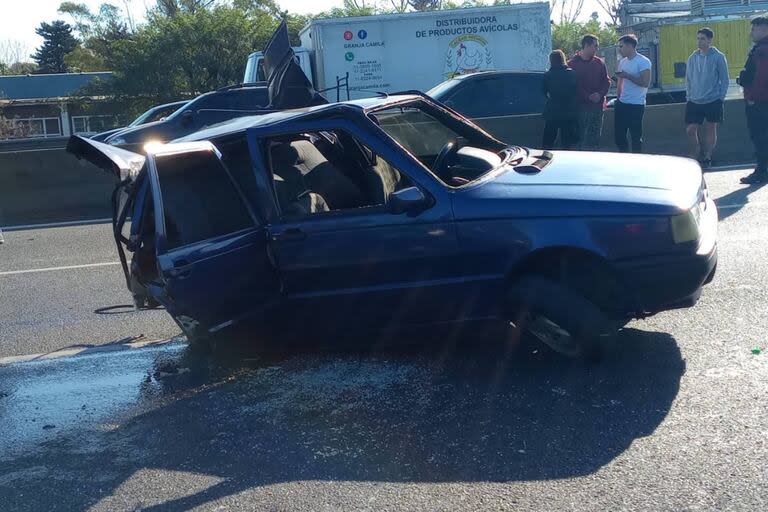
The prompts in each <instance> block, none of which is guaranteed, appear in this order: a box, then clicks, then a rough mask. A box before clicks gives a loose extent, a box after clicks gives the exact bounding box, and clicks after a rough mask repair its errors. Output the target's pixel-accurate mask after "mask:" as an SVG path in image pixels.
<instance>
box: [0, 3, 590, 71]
mask: <svg viewBox="0 0 768 512" xmlns="http://www.w3.org/2000/svg"><path fill="white" fill-rule="evenodd" d="M75 1H77V2H78V3H85V4H87V5H88V6H89V7H90V8H91V10H93V11H96V10H98V7H99V5H101V4H102V3H104V1H105V0H75ZM61 2H62V0H25V1H19V0H0V13H2V15H1V16H0V51H2V48H3V43H4V42H7V41H12V42H14V43H20V44H21V45H22V46H23V47H25V49H26V50H27V52H28V53H30V54H31V53H33V52H34V50H35V48H37V47H38V46H39V45H40V43H41V42H42V39H41V38H40V37H39V36H38V35H37V34H35V28H37V27H38V26H39V25H40V22H42V21H48V22H50V21H53V20H55V19H64V20H66V21H71V20H70V19H68V17H63V16H61V15H59V14H58V13H57V12H56V11H57V9H58V7H59V5H60V4H61ZM278 2H279V4H280V5H281V7H282V8H283V9H285V10H288V11H290V12H295V13H299V14H309V13H316V12H322V11H326V10H328V9H330V8H332V7H335V6H337V5H341V3H342V0H312V1H311V2H308V1H307V0H278ZM109 3H112V4H114V5H118V6H123V5H125V4H127V5H128V7H129V9H130V11H131V14H132V15H133V17H134V18H135V19H136V20H137V21H140V19H141V18H142V16H143V13H144V12H146V9H147V5H154V3H155V2H154V1H153V0H125V1H124V0H110V1H109ZM594 11H599V7H598V5H597V0H585V2H584V9H583V11H582V17H587V16H589V14H590V13H592V12H594ZM3 57H4V56H3V55H2V54H0V59H1V58H3Z"/></svg>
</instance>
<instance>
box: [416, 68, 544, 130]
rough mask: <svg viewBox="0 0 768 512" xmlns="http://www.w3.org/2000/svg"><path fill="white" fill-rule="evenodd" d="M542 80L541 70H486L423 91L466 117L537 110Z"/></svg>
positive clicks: (540, 108)
mask: <svg viewBox="0 0 768 512" xmlns="http://www.w3.org/2000/svg"><path fill="white" fill-rule="evenodd" d="M543 82H544V73H542V72H536V71H486V72H481V73H472V74H469V75H461V76H457V77H455V78H452V79H450V80H446V81H445V82H443V83H441V84H439V85H437V86H436V87H434V88H432V89H430V90H429V92H427V94H428V95H429V96H431V97H432V98H434V99H436V100H438V101H440V102H442V103H444V104H446V105H447V106H449V107H451V108H452V109H454V110H455V111H457V112H459V113H460V114H463V115H465V116H466V117H468V118H470V119H482V118H486V117H503V116H516V115H522V114H539V113H541V112H543V111H544V106H545V104H546V97H545V96H544V92H543V88H542V84H543Z"/></svg>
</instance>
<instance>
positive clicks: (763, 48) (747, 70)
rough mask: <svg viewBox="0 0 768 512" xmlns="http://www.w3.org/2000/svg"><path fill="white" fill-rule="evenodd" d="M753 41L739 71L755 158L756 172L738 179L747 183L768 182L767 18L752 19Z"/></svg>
mask: <svg viewBox="0 0 768 512" xmlns="http://www.w3.org/2000/svg"><path fill="white" fill-rule="evenodd" d="M752 41H754V43H755V46H753V47H752V50H750V52H749V57H748V58H747V63H746V64H745V65H744V69H743V70H742V71H741V73H739V85H741V86H742V87H743V88H744V101H745V102H746V109H747V127H748V128H749V135H750V137H751V138H752V143H753V144H754V145H755V156H756V157H757V167H756V168H755V172H753V173H752V174H750V175H749V176H747V177H745V178H742V179H741V182H742V183H746V184H748V185H756V184H761V183H768V17H764V16H761V17H758V18H754V19H753V20H752Z"/></svg>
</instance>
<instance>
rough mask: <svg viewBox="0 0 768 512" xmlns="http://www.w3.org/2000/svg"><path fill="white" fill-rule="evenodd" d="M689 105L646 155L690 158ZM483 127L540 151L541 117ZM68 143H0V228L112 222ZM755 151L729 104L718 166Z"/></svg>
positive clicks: (609, 128) (664, 125) (662, 109)
mask: <svg viewBox="0 0 768 512" xmlns="http://www.w3.org/2000/svg"><path fill="white" fill-rule="evenodd" d="M684 110H685V105H684V104H672V105H654V106H649V107H648V108H647V110H646V115H645V151H646V152H647V153H659V154H665V155H680V156H685V155H686V154H687V152H688V147H687V141H686V137H685V125H684V122H683V114H684ZM478 124H480V125H481V126H483V127H484V128H486V129H487V130H488V131H490V132H491V133H493V134H494V135H496V136H497V137H498V138H500V139H501V140H503V141H506V142H508V143H510V144H517V145H522V146H529V147H539V146H540V144H541V134H542V131H543V127H544V121H543V119H542V118H541V115H529V116H513V117H505V118H486V119H480V120H478ZM65 145H66V139H65V138H60V139H42V140H31V141H18V142H2V143H0V227H4V226H6V227H7V226H13V225H19V224H33V223H45V222H66V221H77V220H90V219H98V218H107V217H109V216H110V215H111V212H110V204H109V203H110V195H111V193H112V189H113V188H114V185H115V183H114V181H113V178H112V177H110V176H109V175H107V174H106V173H105V172H103V171H102V170H100V169H98V168H96V167H94V166H92V165H91V164H89V163H87V162H85V161H78V160H77V159H76V158H75V157H73V156H72V155H70V154H68V153H67V152H66V151H65V149H64V147H65ZM602 148H603V149H604V150H606V151H615V145H614V142H613V111H612V110H609V111H608V112H606V116H605V124H604V130H603V138H602ZM752 155H753V148H752V145H751V142H750V140H749V135H748V132H747V126H746V120H745V118H744V102H743V101H742V100H738V101H727V102H726V104H725V123H724V124H723V125H722V126H721V129H720V141H719V143H718V149H717V151H716V153H715V159H716V162H717V163H723V164H732V163H745V162H751V161H752Z"/></svg>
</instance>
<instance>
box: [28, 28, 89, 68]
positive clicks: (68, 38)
mask: <svg viewBox="0 0 768 512" xmlns="http://www.w3.org/2000/svg"><path fill="white" fill-rule="evenodd" d="M35 33H36V34H37V35H39V36H41V37H42V38H43V45H42V46H41V47H40V48H38V49H37V51H36V52H35V54H34V56H33V57H32V58H33V59H34V61H35V62H37V64H38V66H39V70H38V72H39V73H66V72H67V71H68V68H67V64H66V63H65V62H64V56H65V55H66V54H68V53H69V52H71V51H72V50H74V49H75V47H76V46H77V44H78V43H77V39H75V37H74V36H73V35H72V27H70V26H69V25H68V24H67V23H66V22H64V21H62V20H56V21H54V22H53V23H45V22H42V23H40V26H39V27H38V28H37V29H36V30H35Z"/></svg>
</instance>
